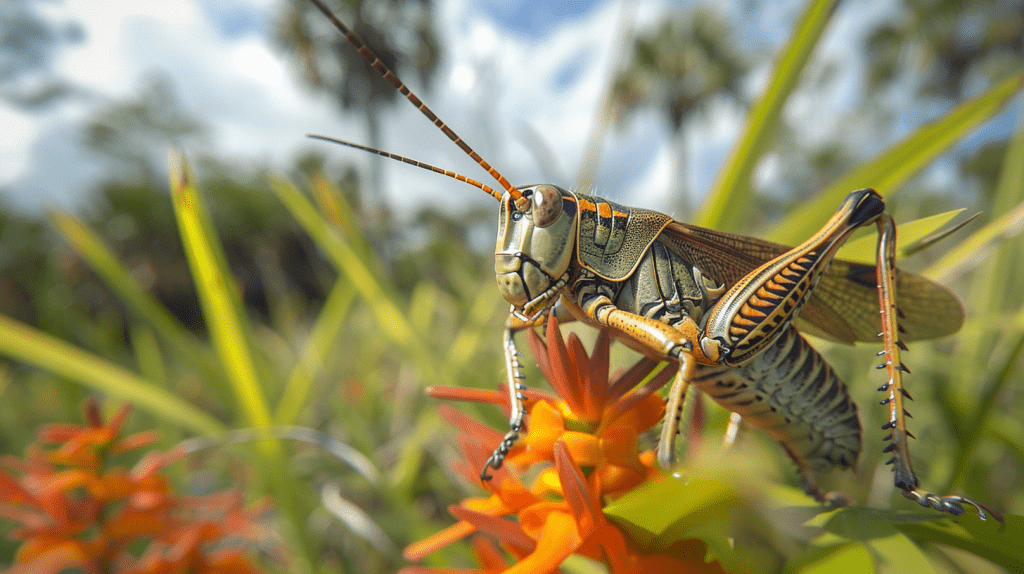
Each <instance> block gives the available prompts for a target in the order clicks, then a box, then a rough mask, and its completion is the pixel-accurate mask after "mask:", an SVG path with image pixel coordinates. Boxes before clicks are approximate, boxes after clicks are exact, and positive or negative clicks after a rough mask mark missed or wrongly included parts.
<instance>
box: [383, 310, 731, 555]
mask: <svg viewBox="0 0 1024 574" xmlns="http://www.w3.org/2000/svg"><path fill="white" fill-rule="evenodd" d="M527 336H528V337H529V342H530V348H531V350H532V351H533V354H534V356H535V357H536V359H537V363H538V365H539V366H540V370H541V373H542V374H543V375H544V377H545V378H546V379H547V380H548V381H549V382H550V383H551V386H552V388H553V389H554V390H555V392H556V393H557V395H552V394H550V393H546V392H542V391H536V390H529V391H527V392H526V401H525V408H526V409H527V412H528V413H529V416H528V418H527V421H526V425H525V428H526V430H525V433H524V436H523V437H522V438H521V440H520V441H519V442H518V443H517V444H516V445H515V447H513V448H512V450H511V451H510V453H509V455H508V456H507V457H506V459H505V464H504V465H503V466H502V468H501V469H499V470H497V471H495V473H494V476H493V477H492V479H491V480H490V481H487V482H486V483H482V482H481V481H480V478H479V472H480V469H481V468H484V464H485V462H486V461H487V459H488V457H489V456H490V454H491V452H492V451H493V448H494V445H496V444H498V443H499V442H500V441H501V439H502V436H503V433H501V432H499V431H497V430H494V429H491V428H489V427H486V426H485V425H483V424H481V423H479V422H477V421H475V420H473V419H471V418H470V417H468V416H466V415H464V414H462V413H459V412H458V411H455V410H454V409H451V408H450V407H446V406H442V407H441V414H442V416H444V417H445V418H447V419H448V420H449V421H450V422H452V423H453V424H454V425H455V426H456V427H457V428H459V429H460V431H461V433H460V435H459V437H458V440H459V444H460V446H461V447H462V450H463V452H464V454H465V456H466V460H467V464H465V465H463V466H461V467H460V468H459V471H460V472H461V474H463V475H464V476H465V477H466V478H467V479H468V480H470V481H472V482H476V483H477V484H480V485H481V486H483V487H484V488H486V489H487V490H489V491H490V492H491V494H490V496H488V497H486V498H468V499H465V500H463V501H462V502H461V503H460V504H458V505H455V506H452V507H451V508H450V509H449V510H450V512H451V514H452V515H453V516H454V517H455V518H456V519H458V520H459V522H457V523H456V524H455V525H453V526H451V527H449V528H447V529H445V530H442V531H441V532H439V533H437V534H435V535H434V536H431V537H429V538H427V539H425V540H422V541H420V542H416V543H414V544H411V545H410V546H409V547H407V548H406V550H405V557H406V558H407V559H409V560H412V561H416V560H419V559H421V558H423V557H424V556H426V555H427V554H429V553H431V552H433V551H435V550H437V549H439V548H442V547H444V546H447V545H449V544H451V543H453V542H456V541H457V540H460V539H462V538H464V537H466V536H467V535H469V534H472V533H483V534H487V535H489V536H490V537H492V538H493V539H495V540H497V541H498V543H499V544H500V545H501V547H502V548H503V549H504V550H505V551H506V552H507V553H508V554H509V555H511V557H512V558H514V559H515V560H517V562H516V563H515V564H514V565H512V566H510V567H507V568H506V567H505V566H504V563H503V562H496V561H493V560H491V561H489V562H488V564H487V566H486V569H485V570H480V572H497V571H501V572H506V573H527V572H530V573H532V572H555V571H557V570H558V568H559V566H560V565H561V563H562V561H563V560H565V559H566V557H568V556H569V555H572V554H577V555H581V556H586V557H588V558H591V559H594V560H599V561H602V562H604V563H605V564H607V565H608V566H609V568H610V569H611V571H612V572H656V571H661V572H722V569H721V566H720V565H719V564H718V563H717V562H712V563H706V562H705V555H706V547H705V545H704V543H703V542H701V541H699V540H688V541H685V543H683V544H680V545H677V546H675V547H673V548H672V549H671V550H670V551H668V552H660V553H658V554H647V553H645V552H643V551H642V549H637V548H634V547H633V546H632V543H631V541H630V540H628V539H627V538H626V537H625V535H624V534H623V533H622V531H621V530H619V528H618V527H616V526H615V525H614V524H612V523H610V522H609V521H608V520H606V518H605V516H604V514H603V513H602V511H601V509H602V506H603V502H604V501H605V500H608V499H614V498H616V497H618V496H621V495H622V494H625V493H626V492H629V491H630V490H632V489H634V488H635V487H637V486H639V485H641V484H643V483H645V482H647V481H650V480H657V479H658V478H659V477H660V476H661V471H660V470H659V469H658V468H657V466H656V464H655V462H654V458H655V457H654V453H653V452H651V451H648V452H644V453H641V452H640V451H639V446H638V445H639V440H638V437H639V435H640V433H642V432H644V431H646V430H647V429H649V428H651V427H652V426H654V425H655V424H657V423H658V422H659V421H660V420H661V418H662V414H663V412H664V401H663V400H662V399H661V398H660V397H659V396H658V395H657V394H655V391H656V390H657V389H658V388H660V387H661V386H662V385H664V384H665V382H667V381H668V380H669V379H670V378H671V377H672V375H673V374H674V373H675V367H674V366H673V367H667V368H664V369H662V371H661V372H659V373H658V374H657V375H655V376H654V377H652V378H651V379H650V381H648V382H647V383H646V384H644V385H642V386H640V387H639V388H636V389H635V390H634V387H637V385H638V384H640V383H641V382H642V381H643V380H644V379H645V378H647V376H648V375H649V374H651V372H652V371H653V370H654V368H655V367H656V366H657V362H656V361H653V360H651V359H643V360H641V361H639V362H638V363H637V364H636V365H635V366H634V367H633V368H631V369H629V370H628V371H627V372H626V373H625V374H622V375H620V376H618V377H615V378H614V379H612V380H611V381H609V377H608V370H609V369H608V354H609V339H608V335H607V334H606V333H604V332H602V333H600V334H599V335H598V339H597V342H596V343H595V345H594V352H593V356H592V357H588V356H587V353H586V351H585V350H584V349H583V345H582V343H580V341H579V339H578V338H577V337H576V336H575V335H570V336H569V338H568V341H567V342H566V341H564V340H563V339H562V336H561V333H560V331H559V330H558V323H557V321H556V320H555V319H554V318H552V319H551V320H550V321H549V322H548V327H547V342H546V344H545V343H544V342H542V341H541V340H540V337H539V336H537V334H536V333H534V332H533V331H532V330H529V331H527ZM427 392H428V393H429V394H431V395H432V396H435V397H442V398H451V399H457V400H470V401H477V402H489V403H494V404H498V405H501V406H502V407H504V408H506V409H507V408H508V407H509V405H508V399H507V396H508V395H507V394H506V393H503V392H498V391H491V392H489V391H479V390H471V389H461V388H453V387H443V388H431V389H428V391H427ZM537 463H542V464H546V465H547V466H546V468H544V469H543V470H541V471H540V473H539V474H537V475H536V477H535V478H534V480H533V481H532V483H531V484H530V485H529V486H527V485H526V484H525V483H524V482H523V478H522V477H523V476H524V473H525V472H526V471H528V470H530V469H531V467H532V466H534V465H536V464H537ZM403 572H406V573H407V574H412V573H415V572H421V573H427V572H431V573H440V572H450V573H454V572H465V571H460V570H450V569H423V568H418V567H410V568H407V569H406V570H404V571H403Z"/></svg>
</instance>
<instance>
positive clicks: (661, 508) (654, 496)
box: [604, 476, 742, 548]
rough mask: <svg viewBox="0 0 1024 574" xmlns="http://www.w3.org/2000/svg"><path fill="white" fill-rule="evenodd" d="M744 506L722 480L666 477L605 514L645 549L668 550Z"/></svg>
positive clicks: (730, 487) (634, 493)
mask: <svg viewBox="0 0 1024 574" xmlns="http://www.w3.org/2000/svg"><path fill="white" fill-rule="evenodd" d="M666 500H671V501H672V504H665V501H666ZM741 504H742V499H741V498H740V496H739V494H737V492H736V491H735V490H734V489H733V488H732V486H731V485H730V483H729V482H728V481H726V480H724V479H722V478H718V477H712V476H698V477H693V478H690V479H688V480H680V479H675V478H665V479H663V480H659V481H657V482H654V483H648V484H646V485H644V486H642V487H640V488H638V489H637V490H634V491H633V492H630V493H629V494H628V495H625V496H623V497H622V498H619V499H618V500H616V501H615V502H613V503H611V504H610V505H608V506H606V507H605V509H604V513H605V515H606V516H608V517H609V518H610V519H612V520H614V521H615V523H616V524H618V525H619V526H620V527H622V528H623V529H624V530H625V531H626V532H627V533H628V534H629V536H630V537H631V538H632V539H633V540H635V541H637V542H638V543H640V544H642V545H643V546H644V547H645V548H667V547H668V546H671V545H672V543H673V542H676V541H678V540H685V539H687V538H693V535H692V534H691V530H692V529H693V528H694V527H697V526H700V525H703V524H705V523H708V522H711V521H715V520H720V519H724V518H728V517H730V516H731V515H732V514H733V512H734V511H735V510H736V509H737V508H739V507H740V506H741Z"/></svg>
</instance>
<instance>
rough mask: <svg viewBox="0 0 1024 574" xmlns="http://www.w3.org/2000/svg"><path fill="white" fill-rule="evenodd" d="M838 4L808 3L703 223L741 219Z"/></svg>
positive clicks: (831, 0) (724, 225)
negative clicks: (788, 103) (752, 178)
mask: <svg viewBox="0 0 1024 574" xmlns="http://www.w3.org/2000/svg"><path fill="white" fill-rule="evenodd" d="M835 5H836V2H835V0H815V1H813V2H811V3H810V4H808V5H807V8H806V9H805V10H804V13H803V16H801V18H800V20H799V22H798V23H797V25H796V29H794V30H793V33H792V35H791V36H790V38H791V40H790V42H789V45H788V46H787V47H786V49H785V50H784V51H783V52H782V53H781V54H780V55H779V58H778V60H777V61H776V64H775V71H774V72H773V74H772V78H771V80H770V82H769V83H768V87H767V88H766V89H765V92H764V95H762V96H761V99H760V100H758V102H757V103H756V104H755V105H754V107H753V108H752V109H751V110H750V113H749V114H748V115H747V123H746V125H745V126H744V128H743V134H742V136H741V137H740V139H739V141H738V142H737V144H736V146H735V147H734V148H733V150H732V152H731V154H730V155H729V158H728V159H727V160H726V161H725V165H724V166H723V167H722V171H720V172H719V174H718V178H717V179H716V180H715V184H714V185H713V186H712V187H711V192H710V193H709V194H708V197H707V199H705V200H704V204H703V205H702V206H701V208H700V210H699V211H698V212H697V221H696V223H697V224H698V225H703V226H705V227H713V228H715V229H728V228H729V227H730V226H731V225H736V224H737V223H738V222H739V221H740V220H739V218H738V216H737V214H738V213H740V211H741V210H742V209H743V205H744V204H745V203H746V202H747V200H748V199H749V197H750V176H751V174H752V173H753V172H754V168H755V167H756V166H757V163H758V161H760V159H761V155H762V154H763V153H764V151H765V149H767V147H768V144H769V143H770V142H771V139H772V137H773V136H774V135H775V128H776V126H777V125H778V122H779V117H780V116H781V115H782V107H783V106H784V105H785V103H786V100H787V99H788V98H789V95H790V94H791V93H792V92H793V90H794V89H795V88H796V85H797V82H798V81H799V79H800V74H801V73H802V72H803V70H804V68H805V67H806V66H807V61H808V60H809V59H810V57H811V54H812V53H813V52H814V47H815V46H816V45H817V43H818V39H819V38H821V34H822V32H823V31H824V30H825V25H826V24H827V23H828V21H829V17H830V16H831V15H832V12H833V10H834V8H835ZM837 205H838V204H837Z"/></svg>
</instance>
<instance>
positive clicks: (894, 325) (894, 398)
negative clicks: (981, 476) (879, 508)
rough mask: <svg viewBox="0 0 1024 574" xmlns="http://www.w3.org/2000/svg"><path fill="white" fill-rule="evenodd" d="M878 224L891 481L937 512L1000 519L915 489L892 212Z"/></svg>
mask: <svg viewBox="0 0 1024 574" xmlns="http://www.w3.org/2000/svg"><path fill="white" fill-rule="evenodd" d="M876 225H877V226H878V250H877V254H876V260H877V275H878V299H879V305H880V308H881V312H880V314H881V318H882V332H881V333H879V336H881V337H882V340H883V342H884V349H883V351H882V352H881V353H879V356H884V357H885V362H884V363H882V364H880V365H878V368H879V369H885V370H886V374H887V375H888V377H889V379H888V381H887V382H886V383H885V384H884V385H882V386H881V387H880V388H879V390H881V391H883V392H885V393H886V398H885V399H883V400H882V401H881V404H882V405H886V406H888V407H889V422H887V423H886V424H885V425H884V426H883V427H882V429H883V430H889V431H891V432H890V434H889V435H888V436H887V437H885V440H886V441H888V442H889V445H888V446H886V447H885V450H884V451H883V452H885V453H891V454H892V458H890V459H889V460H888V461H887V462H886V464H889V465H892V469H893V475H894V483H895V485H896V487H897V488H899V489H900V492H901V493H902V494H903V496H904V497H906V498H908V499H910V500H913V501H914V502H917V503H918V504H920V505H921V506H924V507H930V508H933V509H935V510H937V511H939V512H947V513H949V514H952V515H954V516H960V515H962V514H963V513H964V506H965V505H966V506H970V507H972V508H974V509H975V510H976V511H977V512H978V518H980V519H982V520H985V519H986V518H987V517H988V516H987V514H986V512H987V513H988V514H991V515H992V516H993V517H995V519H996V520H998V521H1000V522H1002V521H1003V517H1002V515H1001V514H999V512H997V511H995V510H993V509H992V508H990V507H988V506H987V505H985V504H982V503H980V502H977V501H974V500H971V499H969V498H966V497H963V496H960V495H955V494H954V495H946V496H939V495H937V494H934V493H931V492H926V491H922V490H919V489H918V486H920V481H919V480H918V478H917V475H916V474H915V473H914V469H913V467H912V466H911V464H910V445H909V442H910V439H911V438H913V437H914V435H913V434H911V433H910V431H908V430H907V421H906V419H907V417H908V416H909V413H908V412H907V410H906V407H905V406H904V404H905V401H906V400H912V398H911V396H910V393H909V392H907V390H906V389H905V388H904V386H903V373H910V370H909V369H907V367H906V365H904V364H903V362H902V361H901V360H900V350H901V349H903V350H906V348H907V347H906V345H905V344H904V343H903V342H902V341H900V340H899V333H900V328H899V325H898V322H897V318H898V315H899V310H898V309H897V306H896V263H895V259H896V224H895V222H893V219H892V216H891V215H889V214H888V213H883V214H882V215H881V216H880V217H879V218H878V220H877V221H876Z"/></svg>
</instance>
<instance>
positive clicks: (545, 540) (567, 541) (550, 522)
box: [505, 512, 583, 574]
mask: <svg viewBox="0 0 1024 574" xmlns="http://www.w3.org/2000/svg"><path fill="white" fill-rule="evenodd" d="M582 542H583V539H582V537H581V536H580V533H579V531H578V530H577V529H576V520H575V519H573V517H572V516H570V515H569V514H568V513H567V512H549V513H547V515H546V518H545V520H544V526H543V530H542V531H541V532H540V536H539V538H538V540H537V548H536V549H535V550H534V551H533V552H532V553H530V555H529V556H527V557H526V558H524V559H522V560H520V561H519V563H518V564H516V565H515V566H512V567H511V568H509V569H508V570H506V571H505V574H540V573H542V572H555V571H557V570H558V567H559V566H560V565H561V564H562V561H563V560H565V559H566V557H568V556H569V555H570V554H572V553H574V552H575V551H576V549H577V548H579V546H580V544H581V543H582Z"/></svg>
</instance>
